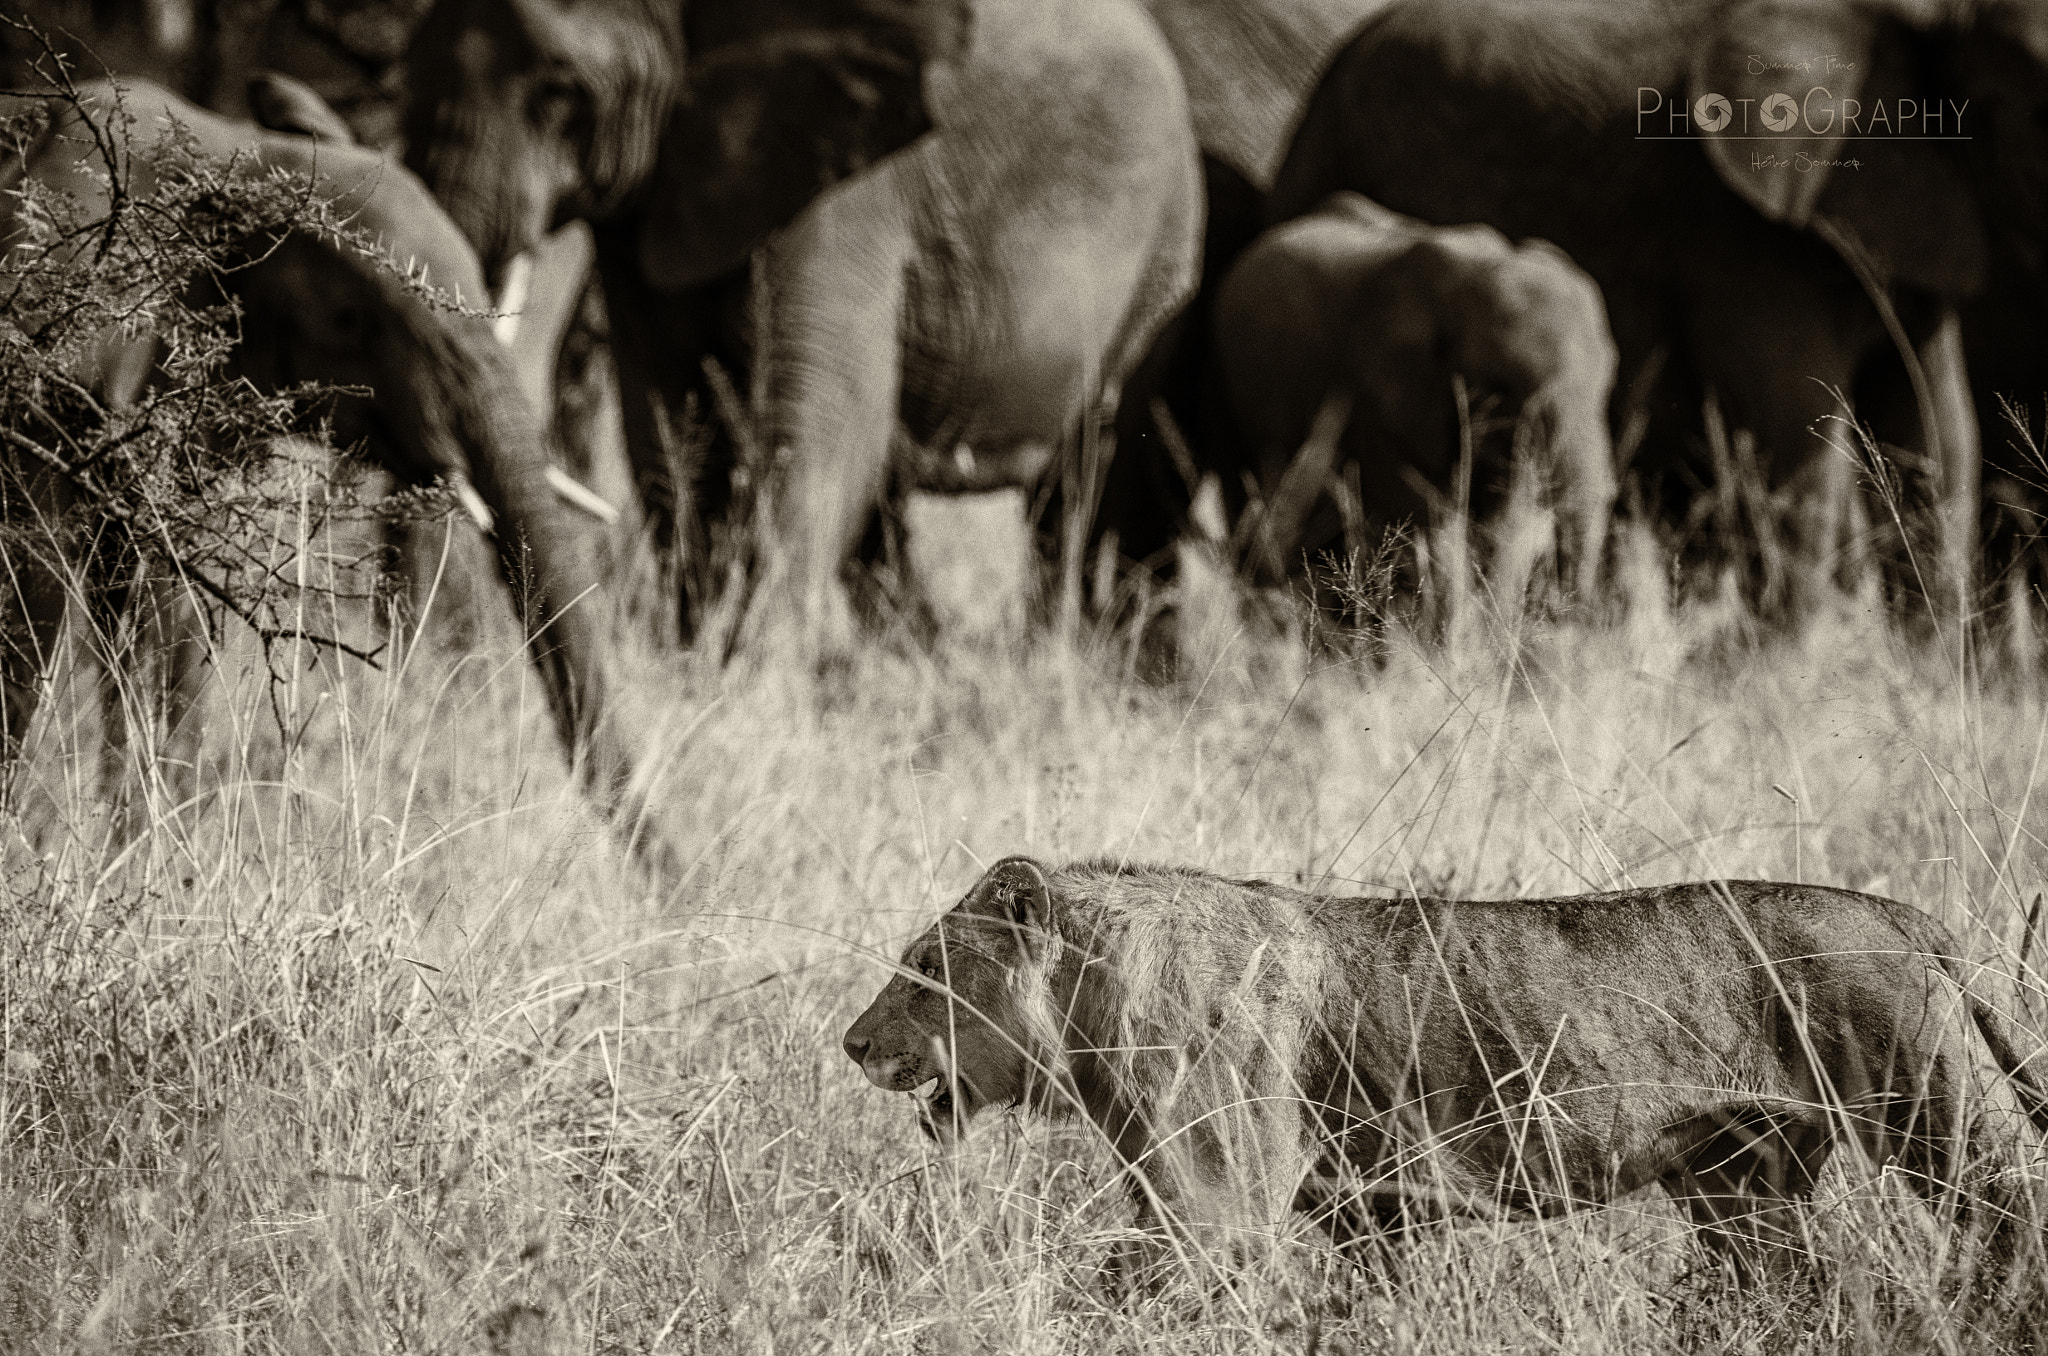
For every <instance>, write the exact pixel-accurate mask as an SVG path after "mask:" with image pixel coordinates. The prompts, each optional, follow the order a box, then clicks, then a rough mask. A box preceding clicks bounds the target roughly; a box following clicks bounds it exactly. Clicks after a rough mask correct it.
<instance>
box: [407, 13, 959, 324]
mask: <svg viewBox="0 0 2048 1356" xmlns="http://www.w3.org/2000/svg"><path fill="white" fill-rule="evenodd" d="M959 6H960V0H651V3H648V2H645V0H590V2H589V3H582V4H577V5H574V6H570V5H566V4H563V3H561V2H560V0H439V3H437V4H436V5H435V6H434V7H433V9H432V10H431V11H429V13H428V15H427V17H426V19H425V20H424V21H423V23H422V24H421V26H420V29H419V31H418V33H417V35H416V36H415V38H414V41H413V45H412V48H411V50H410V53H409V55H408V63H409V71H410V83H411V90H412V103H411V105H410V108H409V111H408V114H407V122H406V140H407V146H408V152H407V160H408V163H409V164H410V165H412V166H413V167H414V168H415V169H416V170H417V171H418V172H419V174H420V176H421V178H422V179H424V180H425V181H426V183H427V184H428V186H429V187H431V188H432V189H433V191H434V192H435V194H436V195H438V196H439V197H440V199H441V201H442V202H443V203H444V204H445V205H446V207H447V209H448V212H449V215H450V216H451V217H453V218H454V220H455V222H456V224H457V225H458V226H459V227H460V228H461V230H462V231H463V233H464V234H465V235H467V236H468V237H469V239H470V240H471V241H472V242H473V243H474V244H475V245H476V247H477V250H478V251H479V253H480V254H481V255H482V257H483V262H484V267H485V271H486V274H487V275H488V276H489V277H490V279H491V281H492V282H493V283H496V282H497V281H498V280H499V279H500V278H501V277H502V276H503V273H504V270H505V269H506V268H507V266H508V265H509V263H510V261H511V260H512V259H513V258H514V257H515V256H517V255H519V254H521V253H523V252H524V251H526V250H528V249H530V248H531V247H532V246H533V245H534V244H535V243H536V242H537V241H538V240H539V239H540V237H541V235H542V234H543V233H544V232H546V231H548V230H549V229H551V228H552V227H554V226H555V225H557V224H559V223H561V222H563V221H566V220H569V219H573V218H582V219H586V220H590V221H593V222H605V221H612V220H616V219H619V218H621V217H630V218H631V219H632V220H633V221H634V222H635V223H636V229H637V248H638V263H639V266H640V268H641V270H642V271H643V273H644V274H645V276H646V278H647V279H648V280H649V281H651V282H653V283H655V284H656V285H658V286H663V287H671V286H679V285H682V284H684V283H687V282H691V281H694V280H698V279H702V278H706V277H710V276H712V275H714V274H716V273H719V272H723V271H724V270H726V269H728V268H730V267H731V266H732V265H733V264H735V263H736V262H738V261H739V260H740V259H741V258H743V257H744V256H745V254H746V252H747V251H748V250H750V249H751V248H752V247H753V246H754V244H755V243H756V242H758V241H759V240H760V239H761V238H762V237H763V236H765V235H767V234H768V233H769V232H770V231H772V230H774V229H775V228H777V227H779V226H781V225H783V224H784V223H786V222H787V221H789V220H790V218H792V217H794V216H795V215H796V214H797V212H798V211H800V210H801V209H802V208H803V207H804V205H805V204H807V203H808V202H809V201H810V200H811V199H812V198H813V197H815V196H816V195H817V194H818V192H819V191H820V190H821V189H823V188H825V187H826V186H828V185H829V184H831V183H833V182H835V181H837V180H839V179H842V178H845V177H846V176H847V175H850V174H852V173H854V172H856V171H857V170H859V169H860V168H862V167H863V166H865V165H867V164H868V163H870V162H872V161H874V160H875V159H877V158H879V157H881V156H883V155H886V154H888V153H889V152H890V151H893V150H895V149H897V148H898V147H900V146H903V145H905V144H906V143H908V142H909V141H911V140H913V139H914V138H915V137H917V136H918V135H919V134H920V133H922V132H923V131H924V130H925V129H926V127H927V126H928V122H927V119H926V115H925V109H924V103H923V99H922V96H921V92H920V79H921V72H922V69H923V64H924V61H925V59H926V57H927V56H929V55H932V54H935V53H943V52H950V51H952V50H954V49H956V48H957V47H958V46H959V44H960V42H961V34H962V30H963V27H964V21H963V20H962V18H961V14H960V9H959Z"/></svg>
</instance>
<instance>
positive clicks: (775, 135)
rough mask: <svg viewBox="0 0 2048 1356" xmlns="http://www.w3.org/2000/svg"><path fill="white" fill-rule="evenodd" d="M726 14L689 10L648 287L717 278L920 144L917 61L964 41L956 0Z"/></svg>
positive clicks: (654, 212)
mask: <svg viewBox="0 0 2048 1356" xmlns="http://www.w3.org/2000/svg"><path fill="white" fill-rule="evenodd" d="M727 3H728V6H729V7H730V8H729V11H727V12H728V13H730V14H731V15H732V16H733V17H730V18H727V19H724V20H723V21H722V20H721V11H720V10H719V8H718V6H717V5H716V4H713V3H698V4H696V5H693V6H692V15H693V17H692V26H693V31H692V35H691V36H692V37H693V38H694V39H696V41H693V42H692V44H691V49H690V60H689V63H688V65H687V66H686V68H685V70H684V82H683V89H682V92H681V94H680V96H679V97H678V99H677V101H676V105H675V108H674V110H673V111H672V113H671V114H670V117H669V122H668V127H667V129H666V132H665V134H664V136H663V138H662V145H661V158H660V161H659V163H658V164H657V167H656V170H655V174H654V180H653V183H652V185H651V191H650V194H649V198H648V205H647V212H646V216H645V218H644V221H643V224H642V227H641V233H640V263H641V268H642V270H643V271H644V272H645V274H646V276H647V278H648V280H649V281H650V282H652V283H653V284H654V285H655V286H657V287H663V288H673V287H681V286H686V285H688V284H691V283H695V282H700V281H702V280H704V279H706V278H709V277H712V276H715V275H716V274H719V273H722V272H725V271H726V270H728V269H730V268H732V267H733V266H734V265H735V264H737V263H739V262H740V260H742V259H744V258H745V257H746V255H747V253H748V251H750V250H752V249H753V248H754V246H755V245H757V244H759V243H760V241H761V240H762V239H763V238H764V237H766V236H767V235H768V234H769V233H770V232H772V231H775V230H777V229H779V228H780V227H782V226H785V225H787V224H788V223H789V221H790V219H791V218H793V217H795V216H796V214H797V213H798V212H801V211H802V210H803V209H804V208H805V207H806V206H807V205H808V204H809V203H810V201H811V200H812V199H813V198H815V197H817V196H818V194H819V193H821V192H823V191H824V190H825V189H826V188H828V187H830V186H831V185H833V184H835V183H837V182H838V181H839V180H841V179H844V178H847V177H848V176H850V175H853V174H856V173H858V172H859V171H861V170H863V169H865V168H866V167H867V166H869V165H871V164H873V163H874V162H875V161H877V160H879V159H881V158H882V157H883V156H885V155H888V154H889V153H890V152H892V151H895V150H897V149H899V148H901V147H903V146H906V145H908V144H909V143H910V142H912V141H914V140H915V139H917V138H918V137H919V136H921V135H923V133H924V132H925V131H927V130H928V129H929V128H930V126H931V121H930V118H929V117H928V115H927V113H926V110H925V103H924V94H923V72H924V66H925V63H926V62H927V61H930V60H935V59H944V58H946V57H950V56H954V55H957V54H958V52H959V51H960V49H961V47H962V46H963V45H964V41H965V32H966V20H965V17H964V11H963V9H962V0H833V2H832V3H820V2H819V0H810V2H809V3H799V4H783V5H774V4H760V3H758V0H743V2H742V0H727ZM792 9H795V10H800V11H801V12H800V13H799V14H797V15H795V16H792V15H791V14H790V13H789V12H788V11H790V10H792Z"/></svg>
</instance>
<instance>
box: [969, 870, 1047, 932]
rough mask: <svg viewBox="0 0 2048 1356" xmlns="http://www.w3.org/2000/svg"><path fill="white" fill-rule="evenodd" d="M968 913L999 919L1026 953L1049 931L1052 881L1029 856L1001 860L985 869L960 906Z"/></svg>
mask: <svg viewBox="0 0 2048 1356" xmlns="http://www.w3.org/2000/svg"><path fill="white" fill-rule="evenodd" d="M964 907H965V908H966V909H967V911H968V912H970V913H979V914H983V915H985V916H987V917H991V918H1000V919H1002V920H1003V921H1004V922H1006V923H1008V924H1009V925H1010V926H1011V927H1012V928H1013V929H1015V930H1016V933H1017V938H1018V941H1019V942H1020V943H1021V944H1022V945H1023V947H1024V949H1025V950H1026V951H1027V952H1033V953H1035V952H1036V951H1037V949H1038V948H1039V947H1040V946H1041V945H1043V943H1042V941H1040V940H1038V939H1039V938H1040V937H1042V935H1043V934H1045V933H1047V932H1050V931H1052V882H1051V881H1050V880H1049V879H1047V878H1046V874H1045V868H1044V867H1041V866H1040V865H1039V864H1038V863H1037V862H1034V861H1032V860H1031V859H1030V858H1029V857H1005V858H1003V860H1001V861H999V862H997V863H996V864H995V865H994V866H992V867H990V868H989V869H988V874H987V875H985V876H983V877H982V878H981V880H980V882H979V883H978V884H976V885H975V887H974V890H973V892H972V893H971V894H969V895H968V897H967V902H966V904H965V905H964Z"/></svg>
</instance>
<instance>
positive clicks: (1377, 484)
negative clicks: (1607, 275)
mask: <svg viewBox="0 0 2048 1356" xmlns="http://www.w3.org/2000/svg"><path fill="white" fill-rule="evenodd" d="M1213 342H1214V344H1215V346H1216V367H1217V371H1218V372H1219V373H1220V375H1221V378H1222V381H1221V385H1222V393H1223V395H1224V398H1225V399H1226V400H1227V402H1228V405H1229V409H1230V411H1231V414H1232V416H1233V418H1234V422H1235V425H1236V429H1237V432H1238V435H1239V437H1240V439H1241V440H1242V447H1243V451H1244V453H1245V459H1246V461H1247V462H1248V463H1249V465H1250V467H1251V469H1252V470H1253V472H1254V474H1255V476H1256V478H1257V481H1258V483H1259V486H1260V491H1261V498H1262V500H1263V505H1264V514H1263V518H1262V521H1261V523H1260V525H1259V530H1258V532H1257V534H1256V536H1255V538H1254V540H1255V542H1256V543H1257V550H1256V558H1255V564H1256V566H1257V567H1258V569H1259V571H1260V572H1261V573H1263V574H1265V575H1266V576H1267V577H1268V578H1271V579H1276V580H1277V579H1278V578H1281V577H1284V575H1285V574H1286V573H1287V571H1288V570H1289V568H1290V567H1298V565H1299V562H1300V558H1301V555H1302V552H1303V551H1304V549H1306V548H1312V547H1314V546H1316V545H1318V544H1322V543H1327V542H1329V541H1331V540H1332V539H1333V538H1334V537H1336V536H1337V533H1338V530H1339V528H1340V526H1341V523H1340V521H1339V519H1338V518H1337V514H1336V507H1335V505H1334V504H1330V503H1328V502H1327V501H1324V492H1325V490H1326V489H1327V488H1328V487H1329V485H1330V483H1331V477H1332V473H1333V472H1334V471H1335V470H1336V469H1337V467H1338V466H1339V465H1340V464H1342V463H1352V464H1355V466H1356V468H1357V480H1356V482H1355V484H1356V492H1357V494H1358V502H1359V508H1360V510H1361V513H1362V517H1363V520H1364V525H1365V527H1366V528H1367V530H1368V531H1370V532H1373V533H1374V534H1375V535H1376V534H1377V533H1378V532H1381V531H1384V530H1385V529H1386V528H1388V527H1390V526H1392V525H1395V524H1397V523H1399V522H1400V521H1402V520H1403V519H1407V520H1410V521H1414V522H1418V523H1427V522H1428V521H1429V519H1430V516H1431V510H1432V508H1433V507H1434V506H1435V504H1436V503H1438V502H1441V501H1443V500H1445V499H1459V498H1462V497H1463V496H1458V495H1456V494H1454V492H1453V490H1452V486H1453V484H1454V481H1455V480H1456V478H1457V477H1458V475H1459V471H1460V461H1461V456H1462V452H1461V449H1462V448H1463V447H1464V446H1466V445H1468V443H1467V436H1468V433H1469V446H1471V448H1472V449H1473V464H1472V465H1471V466H1470V467H1469V468H1468V469H1467V471H1466V472H1465V474H1467V475H1469V476H1470V477H1471V479H1470V491H1471V497H1472V499H1473V500H1474V501H1476V502H1474V503H1469V504H1468V503H1462V502H1461V503H1458V504H1457V507H1458V508H1459V509H1461V510H1463V509H1468V508H1469V509H1471V510H1472V511H1473V512H1474V514H1475V516H1476V517H1485V516H1488V510H1489V509H1491V508H1493V507H1497V506H1499V505H1500V504H1502V503H1503V502H1505V497H1506V492H1507V490H1508V488H1509V486H1508V483H1507V482H1508V478H1509V474H1510V469H1511V468H1510V467H1509V464H1508V463H1509V456H1504V455H1502V454H1503V453H1506V452H1509V448H1507V447H1504V446H1503V444H1504V443H1508V444H1512V453H1511V455H1512V457H1513V460H1514V462H1515V463H1516V464H1515V465H1514V466H1513V467H1512V473H1513V474H1514V475H1525V474H1528V475H1532V477H1533V481H1532V483H1547V482H1551V481H1554V482H1555V483H1556V484H1555V488H1556V495H1555V502H1556V505H1557V552H1558V560H1559V564H1560V567H1561V568H1560V582H1561V583H1562V584H1563V585H1564V586H1565V587H1566V588H1567V589H1569V590H1571V591H1572V593H1573V594H1574V596H1576V597H1578V598H1582V599H1583V598H1587V597H1590V596H1591V594H1592V590H1593V587H1594V584H1595V582H1596V580H1597V576H1598V572H1599V568H1600V559H1601V550H1602V547H1603V545H1604V543H1605V541H1606V537H1607V520H1608V514H1609V512H1610V510H1611V508H1612V505H1613V500H1614V490H1615V473H1614V453H1613V447H1612V444H1611V443H1610V442H1609V440H1608V433H1607V404H1608V399H1609V396H1610V395H1611V393H1612V391H1613V387H1614V372H1615V362H1616V358H1615V350H1614V341H1613V339H1612V337H1611V336H1610V335H1609V333H1608V330H1607V315H1606V311H1605V309H1604V308H1603V306H1602V305H1601V301H1600V289H1599V287H1598V286H1597V285H1596V284H1595V283H1594V282H1593V280H1592V279H1591V278H1589V277H1587V276H1586V275H1585V274H1584V273H1583V272H1581V271H1580V270H1579V268H1578V267H1577V266H1576V265H1575V264H1573V263H1572V261H1571V260H1570V259H1569V258H1567V257H1566V256H1565V254H1564V252H1563V251H1561V250H1559V249H1557V248H1556V247H1555V246H1553V245H1550V244H1548V243H1547V242H1545V241H1541V240H1527V241H1523V242H1522V243H1520V244H1514V243H1511V242H1510V241H1509V240H1508V239H1507V238H1506V237H1505V236H1503V235H1502V234H1501V233H1500V232H1498V231H1496V230H1494V229H1493V228H1491V227H1488V226H1455V227H1445V226H1428V225H1424V224H1423V223H1422V222H1419V221H1416V220H1414V219H1413V218H1410V217H1404V216H1401V215H1399V214H1397V213H1394V212H1390V211H1388V210H1387V209H1386V208H1384V207H1381V206H1380V205H1379V204H1378V203H1375V202H1373V201H1371V200H1370V199H1367V198H1364V197H1361V196H1359V195H1358V194H1356V193H1336V194H1332V195H1331V196H1330V197H1329V198H1327V199H1325V200H1324V201H1323V202H1322V203H1321V204H1319V205H1318V206H1317V207H1316V208H1315V210H1314V211H1312V212H1309V213H1307V214H1306V215H1304V216H1300V217H1296V218H1294V219H1293V220H1291V221H1288V222H1285V223H1283V224H1282V225H1279V226H1275V227H1273V228H1272V229H1271V230H1269V231H1267V232H1265V233H1264V234H1263V235H1261V236H1259V238H1258V239H1257V240H1255V241H1253V242H1252V244H1251V245H1250V246H1249V247H1248V248H1247V249H1246V250H1245V251H1244V253H1243V254H1242V255H1240V256H1239V257H1238V259H1237V261H1236V262H1235V263H1234V264H1232V265H1231V267H1230V270H1229V271H1228V273H1226V274H1225V275H1224V277H1223V280H1222V284H1221V286H1220V288H1219V289H1218V292H1217V298H1216V313H1215V325H1214V334H1213ZM1459 380H1462V381H1463V383H1464V385H1465V392H1466V401H1467V407H1466V408H1465V409H1462V410H1461V409H1460V406H1459V401H1458V399H1457V398H1456V395H1457V391H1456V387H1455V383H1456V382H1458V381H1459ZM1492 398H1499V399H1500V400H1503V401H1504V402H1505V406H1504V407H1503V408H1502V409H1501V410H1499V411H1498V414H1499V415H1500V416H1502V417H1503V419H1504V421H1505V422H1506V424H1507V428H1506V430H1505V431H1504V436H1494V435H1491V434H1488V433H1486V432H1485V431H1484V429H1483V427H1482V426H1481V425H1480V423H1479V420H1478V419H1477V417H1476V416H1477V415H1479V414H1480V412H1481V411H1482V410H1483V409H1484V407H1485V406H1487V405H1488V404H1490V403H1491V399H1492ZM1467 416H1472V417H1471V418H1469V420H1468V421H1467V426H1466V428H1465V429H1461V427H1460V424H1461V419H1466V418H1467ZM1495 422H1501V421H1499V420H1496V421H1495ZM1524 431H1526V432H1527V433H1528V434H1529V435H1530V436H1526V437H1525V436H1523V433H1524ZM1525 458H1526V459H1527V460H1528V462H1533V463H1534V466H1533V467H1531V466H1530V465H1528V464H1527V463H1525V462H1524V459H1525ZM1318 501H1324V504H1323V507H1322V508H1321V510H1320V511H1318Z"/></svg>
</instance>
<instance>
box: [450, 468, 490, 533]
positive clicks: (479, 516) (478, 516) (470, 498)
mask: <svg viewBox="0 0 2048 1356" xmlns="http://www.w3.org/2000/svg"><path fill="white" fill-rule="evenodd" d="M448 489H449V490H450V492H451V493H453V494H454V496H455V502H456V503H458V504H460V505H462V511H463V512H464V513H467V514H468V515H469V520H470V521H471V522H473V523H475V524H476V529H477V531H479V532H483V533H489V532H490V530H491V523H492V518H491V506H490V505H489V504H486V503H485V502H484V497H483V496H482V495H480V494H478V493H477V492H476V486H474V485H472V484H470V483H469V477H468V476H464V475H451V476H449V477H448Z"/></svg>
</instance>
